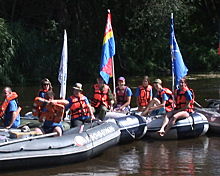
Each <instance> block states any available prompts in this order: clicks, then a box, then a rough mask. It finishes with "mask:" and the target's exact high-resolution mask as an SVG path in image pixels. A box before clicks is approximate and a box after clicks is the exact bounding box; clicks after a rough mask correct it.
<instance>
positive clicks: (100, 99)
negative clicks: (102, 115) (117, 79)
mask: <svg viewBox="0 0 220 176" xmlns="http://www.w3.org/2000/svg"><path fill="white" fill-rule="evenodd" d="M108 90H109V86H108V85H106V84H104V87H103V91H101V90H100V88H99V85H98V84H95V85H94V91H95V92H94V96H93V99H92V102H91V105H92V106H93V107H98V106H99V105H100V103H102V104H103V105H104V106H105V107H108Z"/></svg>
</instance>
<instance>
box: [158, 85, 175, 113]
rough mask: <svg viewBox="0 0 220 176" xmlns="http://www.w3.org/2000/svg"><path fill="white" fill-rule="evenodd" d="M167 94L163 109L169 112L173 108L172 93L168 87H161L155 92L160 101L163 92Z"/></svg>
mask: <svg viewBox="0 0 220 176" xmlns="http://www.w3.org/2000/svg"><path fill="white" fill-rule="evenodd" d="M165 93H166V94H167V95H168V98H169V99H168V100H167V101H166V104H165V109H166V111H167V112H170V111H172V110H173V93H172V91H171V90H170V89H168V88H165V87H164V88H162V90H161V91H160V92H157V95H158V97H159V100H160V102H162V98H163V94H165Z"/></svg>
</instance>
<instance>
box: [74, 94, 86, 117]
mask: <svg viewBox="0 0 220 176" xmlns="http://www.w3.org/2000/svg"><path fill="white" fill-rule="evenodd" d="M70 98H71V100H72V105H71V107H70V114H71V119H76V118H80V117H84V116H90V113H89V108H88V105H87V104H86V102H85V97H84V95H83V94H80V95H79V97H75V96H73V95H72V96H70Z"/></svg>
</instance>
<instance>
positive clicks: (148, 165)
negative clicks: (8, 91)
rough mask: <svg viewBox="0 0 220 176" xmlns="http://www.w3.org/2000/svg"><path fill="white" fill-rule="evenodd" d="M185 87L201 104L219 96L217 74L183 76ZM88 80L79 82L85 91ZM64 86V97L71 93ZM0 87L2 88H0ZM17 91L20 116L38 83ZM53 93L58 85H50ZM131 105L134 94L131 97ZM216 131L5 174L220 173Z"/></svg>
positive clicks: (166, 80)
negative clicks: (185, 81)
mask: <svg viewBox="0 0 220 176" xmlns="http://www.w3.org/2000/svg"><path fill="white" fill-rule="evenodd" d="M162 80H163V86H164V87H168V88H171V78H170V77H162ZM187 80H188V86H189V87H190V88H192V89H194V91H195V95H196V101H197V102H198V103H199V104H200V105H201V106H203V107H206V106H207V103H206V102H205V99H209V98H213V99H214V98H220V97H219V96H220V92H219V90H220V75H219V74H211V75H207V74H204V75H202V74H197V75H189V76H187ZM126 82H127V85H128V86H129V87H131V88H132V91H133V94H135V88H136V87H137V85H139V84H140V83H141V78H140V77H131V78H128V79H126ZM91 85H92V84H91V83H87V84H83V88H84V93H85V94H86V93H87V91H88V90H89V87H91ZM71 87H72V86H68V88H67V96H69V95H70V94H71ZM0 88H1V89H2V88H3V87H0ZM12 89H13V91H16V92H17V93H18V94H19V104H20V106H22V108H23V110H22V115H24V114H25V113H26V112H28V111H30V110H31V106H32V102H33V99H34V98H35V96H36V94H37V92H38V90H39V85H25V86H21V85H17V86H12ZM54 91H55V93H56V95H58V92H59V86H58V85H57V86H56V85H55V86H54ZM132 106H133V107H134V106H135V97H133V99H132ZM219 146H220V134H211V133H208V134H206V135H205V136H201V137H198V138H195V139H187V140H166V141H165V140H153V139H147V138H146V137H144V138H142V139H141V140H137V141H134V142H132V143H129V144H124V145H117V146H115V147H112V148H110V149H108V150H107V151H105V152H104V153H103V154H101V155H99V156H97V157H95V158H93V159H90V160H88V161H84V162H81V163H78V164H67V165H63V166H54V167H50V168H46V167H45V168H38V169H32V168H26V169H24V170H19V171H13V168H11V170H10V171H8V172H7V173H1V171H0V173H1V175H5V176H14V175H17V176H28V175H32V176H35V175H41V176H44V175H45V176H46V175H51V176H71V175H72V176H84V175H85V176H103V175H105V176H124V175H135V176H145V175H147V176H151V175H153V176H154V175H220V147H219Z"/></svg>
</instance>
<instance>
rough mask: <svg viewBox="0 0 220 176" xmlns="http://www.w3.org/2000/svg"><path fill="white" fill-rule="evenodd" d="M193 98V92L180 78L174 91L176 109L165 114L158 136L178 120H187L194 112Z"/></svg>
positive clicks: (184, 80)
mask: <svg viewBox="0 0 220 176" xmlns="http://www.w3.org/2000/svg"><path fill="white" fill-rule="evenodd" d="M194 97H195V95H194V93H193V90H192V89H189V88H188V87H187V82H186V79H185V78H182V79H181V80H180V81H179V88H178V89H177V90H176V91H175V102H176V108H175V109H174V110H173V111H171V112H169V113H167V114H166V116H165V118H164V120H163V124H162V126H161V128H160V130H159V131H158V134H159V135H160V136H164V135H165V133H166V132H167V131H169V130H170V128H171V127H172V126H173V125H174V124H175V123H176V121H177V120H178V119H185V118H188V117H189V116H190V114H191V113H193V112H194V110H193V108H194V105H193V104H194ZM165 127H166V128H165ZM164 129H165V130H164Z"/></svg>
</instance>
